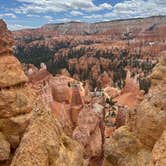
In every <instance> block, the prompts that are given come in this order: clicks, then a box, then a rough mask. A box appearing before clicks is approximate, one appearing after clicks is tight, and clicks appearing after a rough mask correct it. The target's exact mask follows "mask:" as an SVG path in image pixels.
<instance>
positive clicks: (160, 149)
mask: <svg viewBox="0 0 166 166" xmlns="http://www.w3.org/2000/svg"><path fill="white" fill-rule="evenodd" d="M165 66H166V57H165V55H164V56H163V57H162V58H161V60H160V62H159V64H158V65H157V66H156V67H155V68H154V70H153V73H152V76H151V77H152V82H153V86H152V87H151V89H150V92H149V94H148V95H147V96H146V97H145V99H144V100H143V101H142V102H141V103H140V104H139V106H138V107H137V108H136V109H133V110H130V111H129V112H128V114H127V122H126V125H125V126H123V127H120V128H119V129H117V130H116V131H115V132H114V133H113V136H112V138H109V139H107V140H106V143H105V158H106V160H105V163H104V164H103V165H113V166H122V165H123V166H127V165H132V166H138V165H139V166H141V165H142V166H144V165H147V166H164V165H165V164H166V160H165V158H166V149H165V132H166V131H165V126H166V114H165V103H166V101H165V97H166V94H165V92H166V89H165V88H166V82H165V77H166V75H165V72H164V71H165ZM156 73H160V74H159V75H158V74H157V75H156Z"/></svg>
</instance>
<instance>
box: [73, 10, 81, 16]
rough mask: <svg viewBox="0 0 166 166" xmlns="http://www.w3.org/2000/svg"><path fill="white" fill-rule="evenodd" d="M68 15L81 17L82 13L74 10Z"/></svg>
mask: <svg viewBox="0 0 166 166" xmlns="http://www.w3.org/2000/svg"><path fill="white" fill-rule="evenodd" d="M70 14H71V15H72V16H82V15H84V14H83V13H82V12H79V11H74V10H73V11H71V12H70Z"/></svg>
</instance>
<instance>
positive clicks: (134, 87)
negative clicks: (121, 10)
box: [0, 16, 166, 166]
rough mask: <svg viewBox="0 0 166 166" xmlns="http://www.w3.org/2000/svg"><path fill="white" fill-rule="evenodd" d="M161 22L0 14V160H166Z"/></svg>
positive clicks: (3, 165)
mask: <svg viewBox="0 0 166 166" xmlns="http://www.w3.org/2000/svg"><path fill="white" fill-rule="evenodd" d="M165 31H166V17H165V16H158V17H149V18H140V19H131V20H117V21H112V22H101V23H94V24H87V23H80V22H70V23H64V24H48V25H45V26H43V27H41V28H38V29H25V30H20V31H13V32H10V31H9V30H8V29H7V25H6V23H5V22H4V21H3V20H0V166H165V165H166V34H165Z"/></svg>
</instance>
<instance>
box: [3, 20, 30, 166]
mask: <svg viewBox="0 0 166 166" xmlns="http://www.w3.org/2000/svg"><path fill="white" fill-rule="evenodd" d="M13 44H14V41H13V39H12V35H11V33H10V32H9V31H8V30H7V26H6V24H5V23H4V22H3V21H2V20H0V133H1V134H0V135H1V139H0V140H1V141H0V144H1V148H0V149H1V152H0V153H1V155H0V164H1V162H4V163H5V161H7V160H10V156H12V155H13V151H14V150H15V149H16V147H17V146H18V144H19V142H20V139H21V138H22V134H23V133H24V132H25V129H26V127H27V126H28V123H29V119H30V117H31V110H32V106H33V92H32V91H31V89H30V88H29V87H28V86H27V85H26V82H27V81H28V78H27V77H26V76H25V74H24V72H23V70H22V67H21V64H20V62H19V61H18V60H17V59H16V58H15V57H14V56H13V53H12V46H13Z"/></svg>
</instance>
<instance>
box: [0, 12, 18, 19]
mask: <svg viewBox="0 0 166 166" xmlns="http://www.w3.org/2000/svg"><path fill="white" fill-rule="evenodd" d="M0 17H1V18H5V17H8V18H13V19H15V18H17V17H16V15H15V14H13V13H3V14H0Z"/></svg>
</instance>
